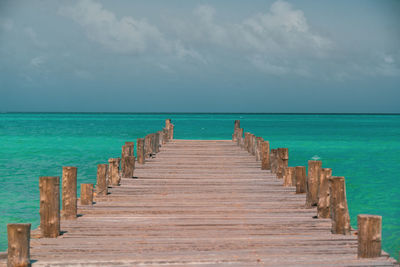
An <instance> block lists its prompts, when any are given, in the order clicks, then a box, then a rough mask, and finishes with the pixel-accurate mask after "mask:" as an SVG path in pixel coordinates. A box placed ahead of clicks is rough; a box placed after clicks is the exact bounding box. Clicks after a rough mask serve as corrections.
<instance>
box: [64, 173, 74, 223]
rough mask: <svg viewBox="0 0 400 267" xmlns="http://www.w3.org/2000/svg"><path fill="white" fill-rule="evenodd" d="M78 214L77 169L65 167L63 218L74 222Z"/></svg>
mask: <svg viewBox="0 0 400 267" xmlns="http://www.w3.org/2000/svg"><path fill="white" fill-rule="evenodd" d="M76 213H77V168H76V167H63V171H62V211H61V214H62V218H63V219H66V220H73V219H75V218H76Z"/></svg>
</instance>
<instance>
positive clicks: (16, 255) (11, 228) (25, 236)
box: [7, 223, 31, 267]
mask: <svg viewBox="0 0 400 267" xmlns="http://www.w3.org/2000/svg"><path fill="white" fill-rule="evenodd" d="M7 236H8V251H7V266H8V267H14V266H18V267H28V266H31V260H30V239H31V224H30V223H13V224H7Z"/></svg>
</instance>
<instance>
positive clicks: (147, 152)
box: [144, 134, 151, 158]
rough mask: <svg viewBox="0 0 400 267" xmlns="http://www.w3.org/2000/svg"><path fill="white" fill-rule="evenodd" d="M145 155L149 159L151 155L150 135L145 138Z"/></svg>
mask: <svg viewBox="0 0 400 267" xmlns="http://www.w3.org/2000/svg"><path fill="white" fill-rule="evenodd" d="M144 155H145V158H149V157H150V155H151V135H150V134H148V135H146V136H145V137H144Z"/></svg>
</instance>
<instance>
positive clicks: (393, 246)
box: [0, 113, 400, 258]
mask: <svg viewBox="0 0 400 267" xmlns="http://www.w3.org/2000/svg"><path fill="white" fill-rule="evenodd" d="M166 118H172V120H173V122H174V124H175V131H174V134H175V138H177V139H231V135H232V131H233V121H234V120H235V119H240V120H241V126H242V127H243V128H244V129H245V131H251V132H252V133H254V134H256V135H257V136H262V137H264V139H265V140H269V141H270V145H271V148H276V147H288V148H289V165H290V166H298V165H306V164H307V161H308V160H309V159H311V158H312V157H314V156H318V157H320V158H321V160H322V162H323V167H327V168H332V169H333V175H335V176H344V177H345V178H346V187H347V200H348V204H349V210H350V217H351V225H352V226H353V227H356V226H357V214H365V213H367V214H377V215H382V216H383V249H384V250H385V251H387V252H389V253H390V254H391V255H392V256H393V257H396V258H398V255H399V250H400V115H317V114H315V115H305V114H299V115H290V114H285V115H283V114H103V113H98V114H78V113H71V114H57V113H55V114H48V113H40V114H39V113H38V114H26V113H10V114H8V113H5V114H0V185H1V186H0V251H5V250H6V248H7V232H6V224H7V223H18V222H29V223H32V228H36V227H37V226H38V225H39V188H38V180H39V176H61V171H62V166H77V167H78V184H80V183H95V181H96V168H97V167H96V166H97V164H100V163H106V162H107V159H108V158H112V157H118V156H120V153H121V146H122V145H123V144H124V143H125V141H136V138H139V137H143V136H145V135H146V134H148V133H151V132H154V131H157V130H160V129H162V127H163V126H164V121H165V119H166Z"/></svg>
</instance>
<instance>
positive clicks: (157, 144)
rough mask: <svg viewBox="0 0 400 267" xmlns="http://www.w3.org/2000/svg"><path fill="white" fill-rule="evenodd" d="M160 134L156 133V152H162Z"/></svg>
mask: <svg viewBox="0 0 400 267" xmlns="http://www.w3.org/2000/svg"><path fill="white" fill-rule="evenodd" d="M159 143H160V134H159V132H155V133H154V153H158V152H160V146H159Z"/></svg>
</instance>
